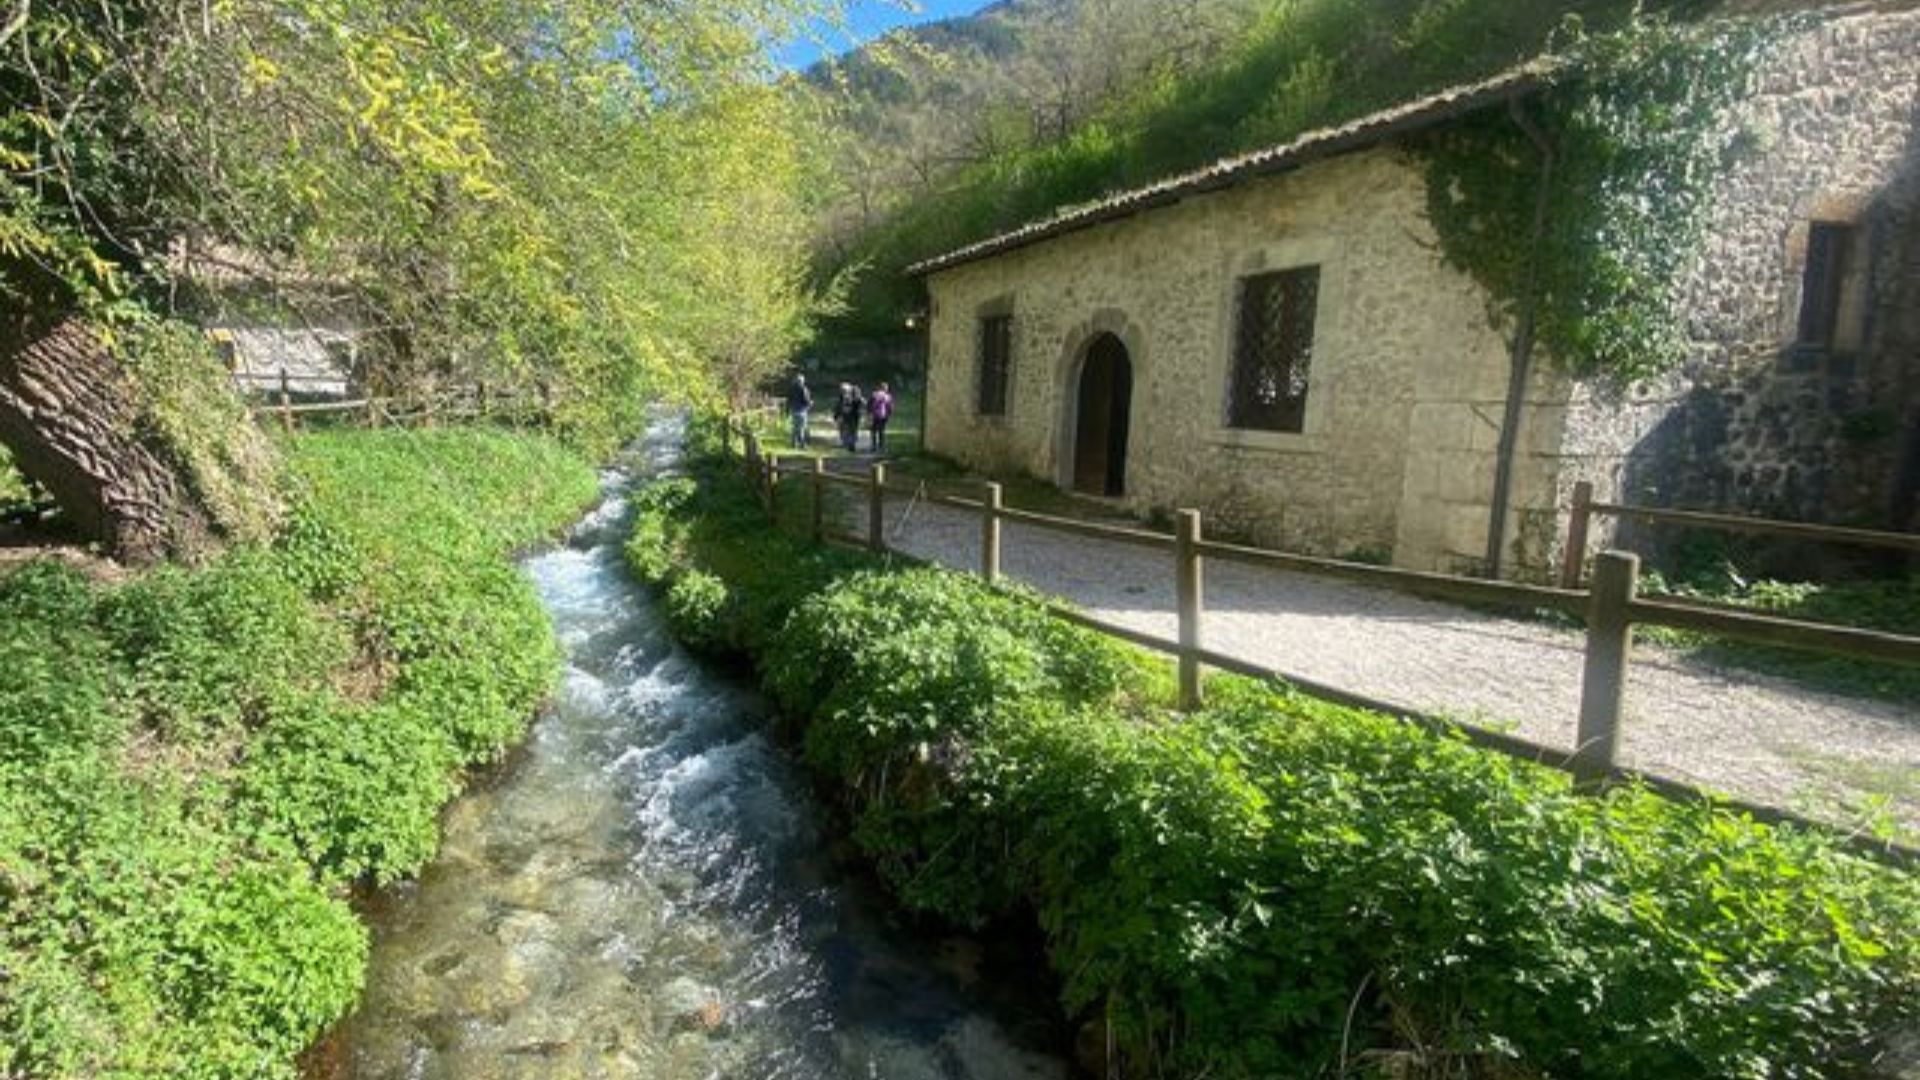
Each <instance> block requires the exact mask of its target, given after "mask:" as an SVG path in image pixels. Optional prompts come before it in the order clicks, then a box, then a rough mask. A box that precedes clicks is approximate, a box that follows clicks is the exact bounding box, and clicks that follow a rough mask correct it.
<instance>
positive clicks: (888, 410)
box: [867, 383, 893, 454]
mask: <svg viewBox="0 0 1920 1080" xmlns="http://www.w3.org/2000/svg"><path fill="white" fill-rule="evenodd" d="M867 415H868V416H869V417H871V419H870V420H869V421H868V426H869V427H870V428H872V430H873V438H872V441H871V442H870V443H868V445H867V449H869V450H872V451H873V452H874V453H876V454H878V453H880V452H881V451H883V450H885V449H886V448H887V421H889V420H891V419H893V393H892V392H891V391H889V390H888V389H887V384H886V383H881V384H880V385H879V386H876V387H874V388H873V396H872V397H871V398H868V399H867Z"/></svg>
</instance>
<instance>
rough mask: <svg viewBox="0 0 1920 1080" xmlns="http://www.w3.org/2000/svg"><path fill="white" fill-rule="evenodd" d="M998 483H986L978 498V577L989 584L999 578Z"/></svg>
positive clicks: (1000, 502) (1000, 495)
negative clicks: (982, 494)
mask: <svg viewBox="0 0 1920 1080" xmlns="http://www.w3.org/2000/svg"><path fill="white" fill-rule="evenodd" d="M1004 498H1005V496H1004V494H1003V493H1002V492H1001V489H1000V485H999V484H995V483H988V484H987V486H986V492H985V495H984V497H983V498H982V499H981V500H980V577H981V579H982V580H984V581H985V582H986V583H987V584H989V585H991V584H993V583H994V582H996V581H999V580H1000V508H1001V506H1002V505H1004V501H1003V500H1004Z"/></svg>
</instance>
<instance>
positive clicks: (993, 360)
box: [979, 315, 1013, 416]
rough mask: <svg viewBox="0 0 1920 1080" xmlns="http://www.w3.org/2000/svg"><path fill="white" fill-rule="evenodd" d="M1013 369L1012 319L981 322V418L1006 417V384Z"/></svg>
mask: <svg viewBox="0 0 1920 1080" xmlns="http://www.w3.org/2000/svg"><path fill="white" fill-rule="evenodd" d="M1012 368H1013V316H1011V315H989V316H987V317H985V318H983V319H981V320H980V401H979V412H980V415H982V416H1005V415H1006V414H1007V382H1008V381H1009V379H1010V378H1011V376H1012Z"/></svg>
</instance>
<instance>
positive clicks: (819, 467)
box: [813, 457, 827, 544]
mask: <svg viewBox="0 0 1920 1080" xmlns="http://www.w3.org/2000/svg"><path fill="white" fill-rule="evenodd" d="M826 538H827V459H826V458H821V457H817V458H814V459H813V542H814V543H816V544H818V543H820V542H822V541H823V540H825V539H826Z"/></svg>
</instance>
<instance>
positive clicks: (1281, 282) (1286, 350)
mask: <svg viewBox="0 0 1920 1080" xmlns="http://www.w3.org/2000/svg"><path fill="white" fill-rule="evenodd" d="M1319 299H1320V268H1319V267H1317V266H1302V267H1296V268H1295V269H1292V270H1281V271H1278V272H1276V273H1271V274H1259V275H1256V276H1254V277H1249V278H1245V279H1243V280H1242V281H1241V283H1240V322H1239V327H1238V332H1237V333H1236V335H1235V340H1234V353H1233V386H1232V394H1231V397H1230V398H1229V399H1228V405H1227V425H1228V426H1229V427H1236V428H1253V429H1257V430H1261V431H1292V432H1297V431H1300V430H1301V429H1302V428H1303V427H1304V426H1305V424H1306V418H1307V378H1308V373H1309V370H1310V369H1311V367H1312V365H1313V321H1314V312H1315V310H1316V309H1317V307H1318V305H1319Z"/></svg>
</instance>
